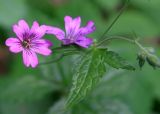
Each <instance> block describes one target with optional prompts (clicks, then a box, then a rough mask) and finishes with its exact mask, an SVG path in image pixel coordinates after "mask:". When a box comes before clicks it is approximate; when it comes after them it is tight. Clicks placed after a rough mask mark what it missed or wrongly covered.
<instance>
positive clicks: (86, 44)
mask: <svg viewBox="0 0 160 114" xmlns="http://www.w3.org/2000/svg"><path fill="white" fill-rule="evenodd" d="M75 43H76V44H77V45H79V46H81V47H84V48H88V47H89V46H90V45H91V44H92V43H93V40H92V39H91V38H86V37H83V36H81V37H79V38H78V39H77V40H76V41H75Z"/></svg>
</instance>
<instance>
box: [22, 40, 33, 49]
mask: <svg viewBox="0 0 160 114" xmlns="http://www.w3.org/2000/svg"><path fill="white" fill-rule="evenodd" d="M22 46H23V47H24V48H27V49H29V48H30V47H31V40H30V39H26V40H24V41H23V42H22Z"/></svg>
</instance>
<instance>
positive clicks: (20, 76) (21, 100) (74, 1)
mask: <svg viewBox="0 0 160 114" xmlns="http://www.w3.org/2000/svg"><path fill="white" fill-rule="evenodd" d="M124 2H125V1H124V0H0V114H160V71H159V69H158V68H157V69H156V70H153V68H151V67H150V66H148V65H147V64H146V65H145V67H144V68H143V69H142V70H140V69H139V67H138V64H137V61H136V56H137V52H138V49H137V48H135V46H134V45H132V44H127V42H123V41H118V42H116V41H114V42H112V43H110V44H109V45H108V48H109V49H110V50H115V51H116V52H118V53H119V54H120V55H121V56H123V57H124V58H126V59H127V60H128V61H130V63H132V64H133V65H135V67H136V69H137V70H136V71H135V72H129V71H125V70H116V69H112V68H109V67H108V70H107V73H106V75H105V77H104V79H103V81H102V82H101V83H100V84H99V85H98V86H97V88H95V89H94V90H93V92H92V93H91V94H90V95H88V96H87V98H86V99H85V100H83V101H82V102H80V103H79V104H78V105H77V106H75V107H73V109H70V110H68V111H67V112H63V111H62V109H63V105H64V102H65V99H66V97H67V95H68V92H69V88H70V87H71V85H72V66H73V65H74V64H73V63H74V61H76V57H75V56H69V57H66V58H64V59H62V60H61V61H60V62H57V63H53V64H50V65H46V66H40V67H39V68H36V69H31V68H25V67H24V65H23V63H22V58H21V54H16V55H15V54H12V53H10V52H9V51H8V47H6V46H5V45H4V42H5V40H6V39H7V38H8V37H11V36H15V34H14V33H13V32H12V25H13V24H15V23H17V22H18V20H20V19H25V20H26V21H27V22H28V23H29V24H30V25H31V24H32V22H33V21H34V20H37V21H38V22H39V23H40V24H47V25H54V26H58V27H61V28H64V21H63V20H64V16H65V15H70V16H72V17H76V16H81V18H82V24H83V25H85V24H86V22H87V21H88V20H93V21H94V22H95V25H96V27H97V30H96V31H95V33H93V34H92V35H90V37H92V38H94V39H98V38H99V37H100V36H101V35H102V33H103V32H104V31H105V30H106V28H107V27H108V26H109V24H110V23H111V22H112V21H113V19H114V18H115V17H116V15H117V14H118V12H119V11H120V9H121V8H122V6H123V4H124ZM133 32H134V33H136V34H137V36H138V37H140V41H141V43H142V44H144V46H149V47H150V46H151V47H154V48H155V49H156V51H157V54H159V53H160V48H159V47H160V0H130V4H129V7H128V8H127V9H126V10H125V12H124V13H123V15H122V16H121V17H120V18H119V20H118V21H117V22H116V24H115V25H114V26H113V27H112V29H111V30H110V32H109V33H108V36H109V35H133ZM45 38H47V39H50V40H51V41H52V42H53V43H54V46H55V47H56V46H58V45H59V44H60V42H59V41H57V40H56V38H55V37H54V36H52V35H46V36H45ZM55 56H56V55H54V52H53V56H50V57H47V58H46V57H42V56H39V58H40V62H43V61H48V60H52V59H54V58H55Z"/></svg>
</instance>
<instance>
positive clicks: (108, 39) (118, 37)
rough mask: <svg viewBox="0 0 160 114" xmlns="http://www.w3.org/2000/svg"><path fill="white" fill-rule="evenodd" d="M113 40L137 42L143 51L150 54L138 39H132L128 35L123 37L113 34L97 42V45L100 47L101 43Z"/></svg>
mask: <svg viewBox="0 0 160 114" xmlns="http://www.w3.org/2000/svg"><path fill="white" fill-rule="evenodd" d="M111 40H125V41H127V42H129V43H132V44H135V45H136V46H137V47H138V48H140V49H141V50H142V51H143V52H145V53H146V54H148V51H147V50H146V49H145V48H144V47H143V46H142V45H141V44H140V43H139V42H138V41H137V40H132V39H129V38H126V37H121V36H112V37H109V38H105V39H104V40H102V41H100V42H99V43H98V44H97V47H100V46H101V45H103V44H104V43H106V42H108V41H111Z"/></svg>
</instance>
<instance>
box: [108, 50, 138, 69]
mask: <svg viewBox="0 0 160 114" xmlns="http://www.w3.org/2000/svg"><path fill="white" fill-rule="evenodd" d="M105 62H106V63H107V64H108V65H110V66H111V67H113V68H116V69H119V68H121V69H126V70H135V68H134V67H133V66H131V65H129V64H128V63H127V62H126V61H125V60H124V59H123V58H122V57H120V56H119V55H118V54H117V53H115V52H113V51H107V52H106V57H105Z"/></svg>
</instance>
